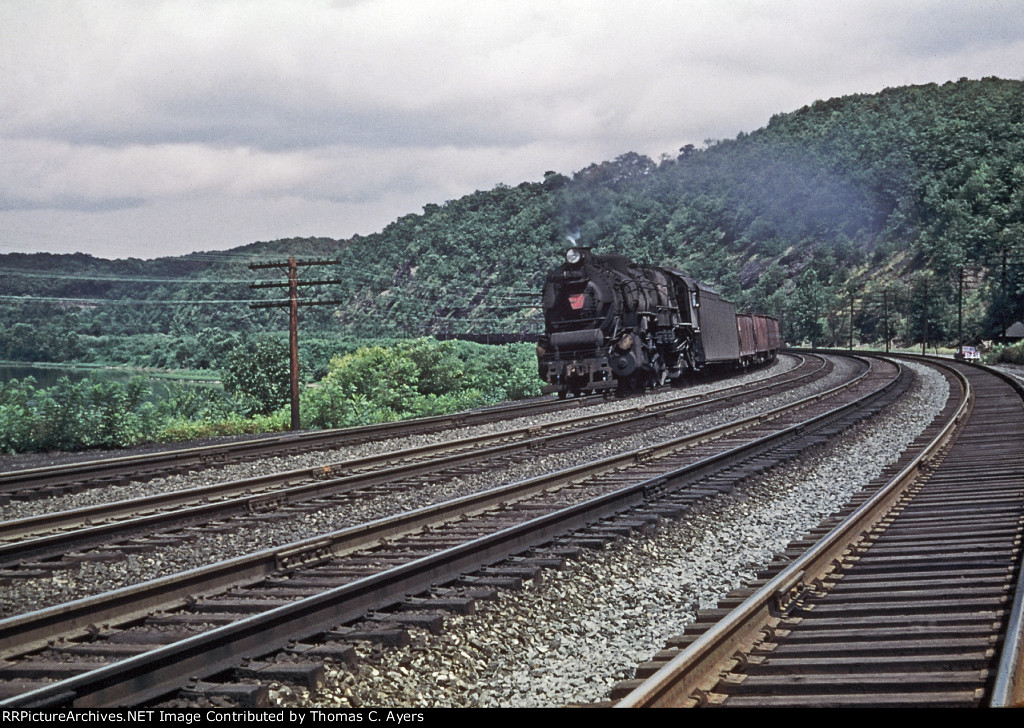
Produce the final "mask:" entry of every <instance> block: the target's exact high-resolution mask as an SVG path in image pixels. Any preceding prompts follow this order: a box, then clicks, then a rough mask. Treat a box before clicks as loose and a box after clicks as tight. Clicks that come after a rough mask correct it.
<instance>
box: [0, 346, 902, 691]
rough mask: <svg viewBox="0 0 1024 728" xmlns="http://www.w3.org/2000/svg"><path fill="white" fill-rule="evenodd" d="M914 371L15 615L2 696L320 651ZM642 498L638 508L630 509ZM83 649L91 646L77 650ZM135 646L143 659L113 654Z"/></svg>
mask: <svg viewBox="0 0 1024 728" xmlns="http://www.w3.org/2000/svg"><path fill="white" fill-rule="evenodd" d="M903 382H904V379H903V378H901V377H899V371H898V369H897V368H896V367H894V366H892V365H889V364H885V363H879V364H876V365H875V366H873V367H871V368H870V369H868V371H866V372H864V373H863V374H862V375H861V376H859V377H857V379H856V380H855V382H852V383H850V384H849V385H848V386H846V387H844V388H843V389H842V390H841V392H842V393H841V394H840V391H839V390H837V391H836V392H834V393H833V396H832V397H831V398H822V397H820V396H814V397H810V398H807V399H806V400H804V401H802V402H800V403H799V404H790V405H787V406H783V407H779V408H777V409H776V410H774V411H772V412H771V413H768V414H767V415H764V414H762V415H760V416H758V417H756V418H748V420H746V421H742V422H740V421H737V422H733V423H728V424H727V425H723V426H721V427H719V428H716V430H717V431H715V432H709V433H705V434H704V439H705V442H702V443H700V445H696V446H695V444H694V443H693V442H688V443H686V444H685V447H683V448H682V450H680V447H679V446H680V442H671V443H663V444H662V445H660V446H658V447H654V448H644V449H643V450H638V451H633V452H629V453H625V454H621V455H616V456H613V457H610V458H605V459H604V460H602V461H600V462H595V463H589V464H587V465H584V466H579V467H576V468H570V469H568V470H566V471H562V472H559V473H554V474H551V475H547V476H542V477H539V478H533V479H531V480H529V481H523V482H520V483H514V484H510V485H506V486H502V487H500V488H496V489H492V490H490V491H487V492H483V493H477V494H474V495H472V496H466V497H464V498H460V499H457V500H455V501H450V502H447V503H442V504H437V505H435V506H430V507H428V508H423V509H419V510H418V511H414V512H411V513H406V514H402V515H399V516H395V517H392V518H389V519H384V520H382V521H378V522H375V523H372V524H365V525H363V526H360V527H357V528H353V529H347V530H346V531H344V532H339V533H334V534H327V535H325V536H320V537H317V538H315V539H310V540H308V541H306V542H302V543H297V544H292V545H290V546H288V547H286V548H281V549H271V550H268V551H266V552H262V553H260V554H256V555H251V556H247V557H244V558H240V559H234V560H232V561H230V562H224V563H221V564H216V565H213V566H211V567H206V568H203V569H196V570H194V571H192V572H188V573H187V574H184V575H178V576H175V577H168V578H165V579H160V580H157V581H155V582H151V583H148V584H144V585H138V586H134V587H128V588H125V589H121V590H118V591H117V592H112V593H109V594H105V595H100V596H98V597H95V598H89V599H85V600H80V601H78V602H75V603H72V604H68V605H60V606H58V607H54V608H52V609H47V610H41V611H39V612H35V613H32V614H29V615H21V616H19V617H14V618H11V619H7V620H3V621H2V622H0V644H2V645H3V646H4V657H5V658H10V659H6V660H5V661H4V663H3V664H2V665H0V681H4V682H3V683H0V689H2V690H3V692H4V693H5V694H6V695H10V696H11V697H9V698H7V699H6V700H4V701H3V702H2V704H3V706H4V707H16V706H27V705H58V704H74V705H76V706H79V707H87V706H97V705H109V704H131V703H136V702H139V701H144V700H150V699H152V698H154V697H156V696H158V695H163V694H165V693H167V692H168V691H173V690H176V689H180V688H181V687H182V686H183V679H182V676H183V675H190V676H198V677H199V678H200V679H202V680H207V679H211V678H212V677H213V676H214V675H216V674H217V673H218V672H220V671H222V670H225V669H230V668H232V667H233V666H234V668H235V669H236V671H237V670H238V669H239V668H238V665H239V664H240V662H241V661H242V660H243V659H245V658H251V659H252V660H255V659H256V658H259V657H261V656H262V655H265V654H266V653H267V652H269V651H272V650H275V649H283V650H285V652H288V654H289V655H293V654H295V652H296V648H295V647H294V643H295V641H296V640H298V641H299V644H306V643H305V642H303V641H304V640H310V639H317V640H321V644H320V645H319V649H318V647H317V646H316V645H313V646H310V645H307V646H306V648H303V649H302V650H299V652H301V653H302V654H303V655H306V656H307V657H308V656H310V655H315V654H324V653H325V652H330V651H332V650H333V651H334V653H337V654H340V653H341V652H343V651H344V650H345V645H343V644H339V643H338V642H337V640H339V639H350V638H351V639H355V638H357V637H353V635H354V634H356V635H358V634H366V632H367V629H366V628H365V627H359V626H355V627H353V626H351V625H350V626H348V627H342V626H341V625H344V624H345V623H346V622H350V621H352V620H361V619H364V617H365V615H366V613H367V612H368V611H377V610H384V609H399V610H402V608H403V605H407V604H409V603H410V602H409V600H408V596H409V595H412V594H417V593H422V592H424V591H425V590H429V589H430V588H432V587H436V586H437V585H448V586H446V587H445V588H446V589H448V590H452V589H454V590H456V591H455V592H446V594H448V596H445V597H439V596H438V594H437V593H434V595H433V597H432V598H431V599H430V600H429V601H433V602H441V603H443V605H439V606H440V608H446V607H451V606H452V605H454V604H458V603H460V600H463V601H464V600H465V599H470V598H473V597H474V594H478V593H479V591H480V590H481V589H487V588H488V587H489V586H492V585H493V584H495V583H498V582H501V581H502V580H508V579H509V578H511V577H510V576H509V575H510V573H511V574H513V575H514V574H515V573H520V571H521V570H523V569H525V570H527V571H529V570H531V569H532V570H536V569H537V568H538V564H543V563H545V562H550V561H551V560H557V559H558V558H560V557H561V556H560V554H559V553H558V549H559V547H558V539H559V538H562V537H564V535H565V534H566V533H569V532H571V531H573V530H574V529H580V528H590V529H595V528H596V529H598V531H599V532H600V529H601V528H602V527H601V526H600V524H599V522H600V521H601V520H602V519H606V518H612V517H616V516H618V519H619V521H620V523H619V525H618V526H615V525H611V526H609V527H608V528H610V529H613V530H621V529H622V528H623V527H624V526H623V524H622V523H621V519H622V518H626V519H627V520H629V519H631V518H633V519H634V520H635V521H637V522H638V523H644V522H646V521H647V520H648V519H650V518H652V517H654V516H653V515H652V513H656V512H657V511H658V510H659V509H661V510H664V509H669V510H672V509H675V510H678V509H680V508H685V507H686V504H687V503H691V502H695V501H697V500H700V499H702V498H705V497H708V496H709V495H711V494H713V493H714V492H720V491H719V490H718V489H720V488H728V487H729V485H728V483H726V482H725V479H724V478H723V477H722V475H721V474H722V472H723V471H725V470H729V471H732V473H733V479H734V480H735V479H739V478H742V476H743V474H744V473H747V472H752V471H755V470H757V469H763V468H766V467H771V465H772V464H774V463H775V462H778V461H780V460H784V459H786V458H788V457H794V456H796V455H797V454H799V453H800V452H802V451H803V450H805V449H806V448H808V447H812V446H814V445H815V444H818V443H820V442H821V441H822V439H823V438H825V437H827V436H828V433H829V432H839V431H842V430H843V429H845V428H846V427H847V426H849V424H850V423H851V422H853V421H856V420H858V419H860V418H863V417H866V416H868V414H869V413H870V412H871V411H873V410H877V409H878V408H881V407H883V406H884V405H885V403H887V402H889V401H892V399H893V398H895V397H896V396H898V394H899V385H900V384H901V383H903ZM681 439H685V438H681ZM713 476H714V477H713ZM712 477H713V479H714V480H715V482H714V483H709V478H712ZM716 483H717V484H716ZM662 499H667V500H664V501H662ZM680 499H681V500H680ZM631 508H633V509H639V510H638V511H637V513H638V515H636V516H635V517H634V516H632V515H631V514H628V515H626V516H622V515H620V514H622V513H623V512H624V511H628V510H629V509H631ZM645 508H646V509H653V510H648V511H644V510H643V509H645ZM595 524H597V525H595ZM625 527H626V528H633V527H635V526H634V524H628V523H627V524H626V525H625ZM515 554H527V556H524V557H522V558H521V559H520V561H519V563H520V564H525V565H521V566H519V567H517V566H516V565H515V562H513V563H512V564H511V565H508V564H506V565H505V566H503V567H501V568H499V569H498V570H497V571H490V572H489V571H488V569H489V568H493V567H489V566H488V565H489V564H494V563H496V562H500V561H502V560H503V559H509V558H510V557H513V556H514V555H515ZM517 569H519V570H520V571H517ZM458 590H462V591H461V592H460V591H458ZM453 594H454V595H453ZM412 604H413V605H414V606H420V604H421V603H419V602H412ZM423 608H426V609H430V608H431V607H430V605H429V604H425V605H423ZM254 612H256V613H255V614H254ZM409 618H411V617H410V616H409V615H408V614H406V616H405V619H409ZM395 621H400V620H399V619H397V618H395ZM96 625H107V626H105V627H102V626H101V627H99V628H97V627H96ZM217 625H219V626H217ZM211 627H212V628H211ZM83 629H84V630H85V632H84V633H83V632H82V630H83ZM318 635H319V636H318ZM332 635H333V638H332V637H331V636H332ZM54 640H58V641H57V642H52V641H54ZM51 642H52V644H50V643H51ZM290 644H291V645H292V646H291V647H289V645H290ZM126 645H127V646H126ZM155 645H157V646H156V647H155V648H154V646H155ZM307 648H308V649H307ZM289 650H290V652H289ZM72 653H74V654H77V655H79V656H80V657H79V658H78V659H77V660H76V659H71V658H69V657H68V655H70V654H72ZM139 653H141V654H139ZM83 655H84V656H85V657H81V656H83ZM125 655H131V656H129V657H127V659H117V660H115V657H124V656H125ZM15 658H17V659H15ZM305 659H306V658H297V661H298V662H303V660H305ZM112 660H113V661H112ZM282 661H283V662H285V663H289V664H291V663H290V661H289V659H283V660H276V661H272V662H268V663H266V664H265V665H264V666H263V667H261V670H262V674H263V675H264V676H266V675H273V674H278V673H274V672H273V670H274V669H277V670H278V671H279V672H280V671H286V668H285V667H279V668H271V667H268V665H271V664H278V665H279V664H281V662H282ZM97 664H102V665H103V666H101V667H98V668H97V667H96V665H97ZM260 664H261V665H262V664H263V663H260ZM252 665H253V662H249V663H248V668H252ZM248 668H247V669H248ZM77 673H81V674H77ZM44 675H45V676H46V677H45V678H44V677H43V676H44ZM60 677H64V678H65V679H59V678H60ZM236 679H237V678H236ZM191 689H193V690H197V689H198V688H197V687H196V685H195V684H193V685H192V688H191ZM222 689H224V690H227V691H228V692H230V690H228V688H222Z"/></svg>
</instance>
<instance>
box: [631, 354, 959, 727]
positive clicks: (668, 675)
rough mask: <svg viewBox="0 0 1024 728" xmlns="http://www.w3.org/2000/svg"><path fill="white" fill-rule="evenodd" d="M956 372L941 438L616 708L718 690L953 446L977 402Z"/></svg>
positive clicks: (677, 701)
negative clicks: (955, 393) (957, 397)
mask: <svg viewBox="0 0 1024 728" xmlns="http://www.w3.org/2000/svg"><path fill="white" fill-rule="evenodd" d="M954 373H955V375H956V378H957V381H958V382H959V383H960V386H961V402H960V405H959V406H958V407H957V409H956V411H955V412H954V413H952V415H951V416H950V417H949V419H948V421H947V422H946V424H945V425H944V426H943V427H942V429H941V430H940V432H939V433H938V434H937V435H936V437H935V438H933V440H932V441H931V442H930V443H929V444H928V445H927V446H926V447H925V448H923V449H922V451H921V452H920V453H918V455H917V456H916V457H915V458H914V459H913V460H912V461H911V462H910V463H908V464H907V465H906V466H905V467H904V468H903V469H902V470H901V471H900V472H899V473H898V474H897V475H895V476H894V477H893V478H892V479H891V480H890V481H889V483H888V484H886V485H885V486H883V487H882V488H880V489H879V490H878V491H877V492H876V493H875V494H874V495H873V496H872V497H871V498H869V499H868V500H867V501H865V502H864V503H863V504H862V505H861V506H860V507H859V508H857V509H856V510H855V511H854V512H853V513H851V514H850V515H849V516H848V517H847V518H846V519H845V520H844V521H843V522H842V523H840V524H839V525H837V526H836V527H835V528H833V529H832V530H831V531H829V533H827V534H826V535H825V536H823V537H822V538H821V539H819V540H818V542H817V543H815V545H814V546H812V547H811V548H810V549H809V550H808V551H807V552H805V553H804V554H803V555H802V556H800V557H799V558H797V559H796V560H795V561H794V562H793V563H791V564H790V565H789V566H788V567H786V568H785V569H783V570H782V571H781V572H780V573H779V574H778V575H776V576H775V577H774V578H773V579H771V580H770V581H769V582H767V583H766V584H764V585H763V586H762V587H761V588H759V589H757V591H755V592H754V593H753V594H751V595H750V596H749V597H748V598H747V599H746V600H744V601H743V602H742V603H741V604H739V605H738V606H737V607H736V608H735V609H733V610H732V611H731V612H730V613H729V614H728V615H727V616H726V617H724V618H723V619H722V620H721V621H719V622H718V624H717V625H715V626H714V627H712V628H711V629H709V630H708V631H707V632H705V633H704V634H702V635H701V636H700V637H698V638H697V639H696V640H695V641H694V642H693V643H692V644H690V645H689V646H688V647H687V648H686V649H684V650H683V651H682V652H681V653H679V654H678V655H676V656H675V657H674V658H673V659H672V660H670V661H669V662H668V664H666V665H665V666H664V667H662V668H661V669H660V670H658V671H657V672H656V673H655V674H654V675H652V676H651V677H650V678H648V679H647V680H645V681H644V682H643V683H642V684H641V685H639V686H638V687H637V688H636V689H634V690H633V691H632V692H631V693H629V695H627V696H626V697H624V698H623V699H622V700H621V701H619V702H618V703H617V704H616V707H621V708H649V707H677V706H682V705H688V704H693V703H692V702H690V701H691V696H693V695H694V694H697V693H699V692H700V691H703V690H707V689H710V688H711V687H713V684H714V683H715V682H717V677H718V673H719V671H720V670H721V666H722V665H723V664H725V663H727V662H728V661H729V660H731V659H732V658H733V656H734V655H735V654H736V653H737V652H738V651H739V650H741V649H742V648H744V647H749V646H750V645H751V644H752V643H753V642H754V641H755V640H756V639H757V638H758V637H759V636H760V634H761V632H762V631H763V630H764V629H765V627H766V626H767V625H769V624H770V621H771V620H772V619H773V618H776V617H778V616H779V615H780V614H783V613H785V611H786V609H787V607H788V606H789V605H791V604H792V603H793V601H794V600H795V599H796V598H797V597H798V596H799V594H800V593H801V592H802V591H803V590H805V589H806V588H807V585H808V584H810V583H811V582H813V581H814V580H815V579H820V578H821V577H822V576H823V575H825V574H826V573H827V572H828V571H829V570H830V569H831V568H832V565H833V562H834V560H835V559H836V558H837V557H838V556H839V555H840V554H842V553H843V552H844V551H845V550H846V549H847V548H849V547H850V546H851V545H852V544H854V543H855V542H856V541H857V540H858V539H859V538H860V535H861V534H862V533H863V532H864V531H866V530H867V529H868V528H870V527H871V526H872V525H873V524H874V523H877V522H878V521H880V520H881V519H882V518H883V517H884V516H885V514H886V513H888V512H889V510H891V508H892V506H893V505H894V504H895V503H896V502H897V501H898V500H899V498H900V497H901V495H902V494H903V492H904V489H905V488H906V487H907V486H909V485H910V484H911V483H912V482H913V481H914V480H915V479H916V478H917V476H918V475H919V474H920V473H921V471H922V470H923V469H925V468H926V467H928V465H929V462H930V461H931V459H932V458H934V457H935V456H936V455H937V454H938V453H939V452H940V450H941V449H942V448H943V447H944V446H945V445H946V444H947V443H948V442H950V441H951V439H952V438H953V436H954V435H955V433H956V431H957V430H958V428H959V426H960V425H961V423H962V422H963V421H964V420H965V418H966V417H967V416H969V414H970V411H971V408H972V406H973V401H974V394H973V391H972V389H971V386H970V383H969V382H968V381H967V379H966V378H965V377H963V375H962V374H960V373H959V372H955V370H954Z"/></svg>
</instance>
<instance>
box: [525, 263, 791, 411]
mask: <svg viewBox="0 0 1024 728" xmlns="http://www.w3.org/2000/svg"><path fill="white" fill-rule="evenodd" d="M543 306H544V322H545V334H544V336H542V337H541V338H540V340H539V341H538V344H537V363H538V369H539V373H540V377H541V379H543V380H544V381H545V382H547V383H548V384H549V385H552V386H553V387H554V388H555V389H556V391H557V392H558V395H559V397H563V398H564V397H566V396H568V395H569V394H570V393H571V394H573V395H576V396H579V395H580V394H584V393H591V392H596V391H605V393H610V390H613V389H617V390H619V392H620V393H624V392H627V391H637V390H642V389H648V388H652V387H657V386H661V385H663V384H665V383H666V382H668V381H670V380H671V381H672V382H673V383H677V382H678V381H679V380H680V379H681V378H682V377H684V376H685V375H686V374H688V373H690V372H701V371H704V370H706V369H708V368H710V367H730V368H746V367H750V366H755V365H758V364H764V363H766V362H769V361H772V360H774V359H775V356H776V354H778V351H779V348H780V346H781V338H780V336H779V322H778V321H777V320H776V319H774V318H771V317H770V316H763V315H761V314H737V313H736V307H735V306H734V305H733V304H732V303H730V302H729V301H725V300H723V299H721V298H720V297H719V296H718V294H717V293H716V292H715V291H714V289H712V288H710V287H708V286H706V285H704V284H703V283H699V282H698V281H696V280H694V279H693V278H689V277H688V276H686V275H684V274H683V273H681V272H680V271H677V270H672V269H669V268H660V267H657V266H653V265H636V264H634V263H631V262H629V260H628V259H627V258H626V257H624V256H621V255H597V254H595V253H594V252H592V251H591V250H590V248H586V247H573V248H570V249H569V251H568V252H567V253H566V255H565V263H563V264H562V265H561V266H560V267H559V268H556V269H555V270H553V271H551V273H549V274H548V276H547V279H546V280H545V283H544V294H543Z"/></svg>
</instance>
